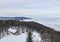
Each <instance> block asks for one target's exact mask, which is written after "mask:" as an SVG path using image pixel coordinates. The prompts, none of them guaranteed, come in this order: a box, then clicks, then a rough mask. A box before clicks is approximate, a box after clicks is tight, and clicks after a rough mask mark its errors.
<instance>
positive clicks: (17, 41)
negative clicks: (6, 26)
mask: <svg viewBox="0 0 60 42" xmlns="http://www.w3.org/2000/svg"><path fill="white" fill-rule="evenodd" d="M27 36H28V35H27V32H25V33H22V34H21V35H18V36H15V35H8V36H6V37H4V38H2V39H1V40H0V42H26V40H27ZM32 40H33V42H40V41H41V37H40V34H39V33H38V32H36V31H33V32H32Z"/></svg>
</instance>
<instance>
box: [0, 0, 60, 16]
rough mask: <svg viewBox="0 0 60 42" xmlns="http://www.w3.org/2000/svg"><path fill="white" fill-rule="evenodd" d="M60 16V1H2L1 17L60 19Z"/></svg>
mask: <svg viewBox="0 0 60 42" xmlns="http://www.w3.org/2000/svg"><path fill="white" fill-rule="evenodd" d="M57 14H58V15H57ZM59 14H60V0H0V16H43V15H45V16H47V15H48V16H52V17H53V16H56V17H60V15H59Z"/></svg>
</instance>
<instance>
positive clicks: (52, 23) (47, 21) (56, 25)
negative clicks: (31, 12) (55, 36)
mask: <svg viewBox="0 0 60 42" xmlns="http://www.w3.org/2000/svg"><path fill="white" fill-rule="evenodd" d="M33 20H34V21H35V22H37V23H40V24H43V25H45V26H47V27H51V28H52V29H54V30H55V31H60V18H57V17H41V18H39V19H34V18H33Z"/></svg>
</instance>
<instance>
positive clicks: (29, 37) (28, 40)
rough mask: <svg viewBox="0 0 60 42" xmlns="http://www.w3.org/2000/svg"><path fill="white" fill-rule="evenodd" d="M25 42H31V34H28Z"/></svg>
mask: <svg viewBox="0 0 60 42" xmlns="http://www.w3.org/2000/svg"><path fill="white" fill-rule="evenodd" d="M27 42H32V33H31V32H28V38H27Z"/></svg>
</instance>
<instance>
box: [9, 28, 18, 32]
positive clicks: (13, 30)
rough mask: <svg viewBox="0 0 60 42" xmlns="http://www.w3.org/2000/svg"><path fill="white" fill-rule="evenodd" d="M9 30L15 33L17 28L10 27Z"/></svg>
mask: <svg viewBox="0 0 60 42" xmlns="http://www.w3.org/2000/svg"><path fill="white" fill-rule="evenodd" d="M8 31H9V32H11V33H15V32H17V30H15V29H12V28H9V29H8Z"/></svg>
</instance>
